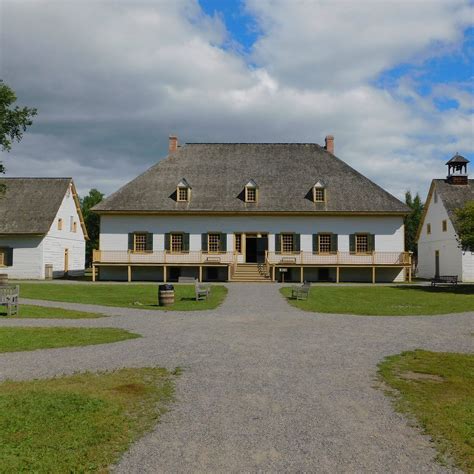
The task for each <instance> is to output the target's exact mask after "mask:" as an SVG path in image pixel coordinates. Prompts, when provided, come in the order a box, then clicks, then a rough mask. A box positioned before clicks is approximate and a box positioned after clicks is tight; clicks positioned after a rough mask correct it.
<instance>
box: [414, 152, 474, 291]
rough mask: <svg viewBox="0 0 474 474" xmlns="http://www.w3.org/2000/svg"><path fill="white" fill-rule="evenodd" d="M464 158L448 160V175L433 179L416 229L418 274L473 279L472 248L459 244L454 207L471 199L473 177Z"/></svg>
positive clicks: (426, 276)
mask: <svg viewBox="0 0 474 474" xmlns="http://www.w3.org/2000/svg"><path fill="white" fill-rule="evenodd" d="M468 163H469V161H468V160H466V158H464V157H462V156H460V155H457V154H456V155H455V156H454V157H453V158H451V160H449V161H448V162H447V163H446V165H447V166H448V177H447V178H446V179H434V180H433V181H432V182H431V187H430V190H429V193H428V197H427V199H426V204H425V210H424V214H423V218H422V220H421V223H420V227H419V229H418V238H417V240H418V276H419V277H420V278H433V277H435V276H437V275H457V276H458V279H459V280H460V281H464V282H470V281H474V252H469V251H463V250H462V249H461V248H460V247H459V242H458V240H457V234H456V209H460V208H463V207H464V206H465V205H466V203H467V202H469V201H473V200H474V180H472V179H468V174H467V164H468Z"/></svg>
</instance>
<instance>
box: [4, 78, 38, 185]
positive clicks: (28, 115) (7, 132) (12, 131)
mask: <svg viewBox="0 0 474 474" xmlns="http://www.w3.org/2000/svg"><path fill="white" fill-rule="evenodd" d="M15 102H16V95H15V92H14V91H13V89H11V88H10V87H9V86H7V85H6V84H5V83H4V82H3V81H2V80H1V79H0V149H1V150H2V151H10V150H11V147H12V143H13V142H14V141H17V142H19V141H20V140H21V139H22V137H23V132H24V131H26V128H27V127H29V126H30V125H31V124H32V123H33V120H32V118H33V117H34V116H35V115H36V113H37V111H36V109H31V108H28V107H18V106H13V104H14V103H15ZM3 173H5V166H4V165H3V163H2V162H0V174H3ZM2 191H4V187H0V192H2Z"/></svg>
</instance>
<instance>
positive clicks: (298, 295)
mask: <svg viewBox="0 0 474 474" xmlns="http://www.w3.org/2000/svg"><path fill="white" fill-rule="evenodd" d="M310 288H311V283H309V282H308V281H305V282H304V283H303V284H302V285H301V286H294V287H293V288H292V289H291V297H292V298H293V299H296V300H307V299H308V295H309V290H310Z"/></svg>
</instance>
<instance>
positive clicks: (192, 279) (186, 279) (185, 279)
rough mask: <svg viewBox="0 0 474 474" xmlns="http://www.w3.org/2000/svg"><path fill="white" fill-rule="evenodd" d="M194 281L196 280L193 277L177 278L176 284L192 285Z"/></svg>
mask: <svg viewBox="0 0 474 474" xmlns="http://www.w3.org/2000/svg"><path fill="white" fill-rule="evenodd" d="M195 281H196V278H194V277H179V278H178V283H188V284H190V283H192V284H194V282H195Z"/></svg>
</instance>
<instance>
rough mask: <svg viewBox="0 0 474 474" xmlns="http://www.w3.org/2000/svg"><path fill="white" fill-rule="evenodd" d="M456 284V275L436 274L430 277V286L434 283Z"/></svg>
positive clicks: (434, 284)
mask: <svg viewBox="0 0 474 474" xmlns="http://www.w3.org/2000/svg"><path fill="white" fill-rule="evenodd" d="M457 284H458V276H457V275H438V276H435V277H434V278H432V279H431V286H436V285H452V286H456V285H457Z"/></svg>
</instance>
